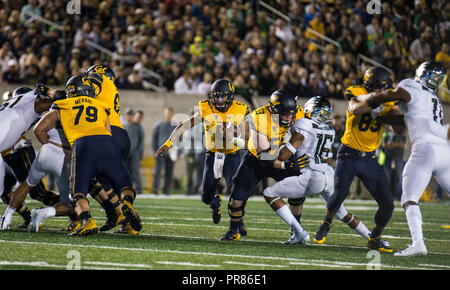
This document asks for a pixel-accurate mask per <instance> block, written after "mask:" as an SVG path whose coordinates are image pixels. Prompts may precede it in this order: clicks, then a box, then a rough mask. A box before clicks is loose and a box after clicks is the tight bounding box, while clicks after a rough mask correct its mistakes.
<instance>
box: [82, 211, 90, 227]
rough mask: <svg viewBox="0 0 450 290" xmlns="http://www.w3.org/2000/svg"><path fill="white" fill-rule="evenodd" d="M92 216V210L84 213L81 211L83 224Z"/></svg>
mask: <svg viewBox="0 0 450 290" xmlns="http://www.w3.org/2000/svg"><path fill="white" fill-rule="evenodd" d="M90 218H92V217H91V214H90V212H88V211H83V212H82V213H80V219H81V221H82V222H83V224H84V222H85V221H87V220H88V219H90Z"/></svg>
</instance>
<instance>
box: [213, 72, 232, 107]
mask: <svg viewBox="0 0 450 290" xmlns="http://www.w3.org/2000/svg"><path fill="white" fill-rule="evenodd" d="M234 91H235V89H234V85H233V84H232V83H231V82H230V81H228V80H222V79H220V80H217V81H215V82H214V83H213V84H212V86H211V90H210V92H209V94H208V98H209V101H210V102H211V104H212V105H213V106H214V107H215V108H216V109H217V110H218V111H219V112H222V113H224V112H226V111H227V110H228V109H229V108H230V106H231V104H232V103H233V100H234V95H233V93H234Z"/></svg>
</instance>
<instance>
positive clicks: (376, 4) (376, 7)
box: [366, 0, 381, 15]
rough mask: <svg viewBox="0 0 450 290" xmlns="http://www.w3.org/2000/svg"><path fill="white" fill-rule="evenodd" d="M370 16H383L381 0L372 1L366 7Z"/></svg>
mask: <svg viewBox="0 0 450 290" xmlns="http://www.w3.org/2000/svg"><path fill="white" fill-rule="evenodd" d="M366 11H367V13H368V14H370V15H373V14H381V0H370V1H369V2H368V3H367V5H366Z"/></svg>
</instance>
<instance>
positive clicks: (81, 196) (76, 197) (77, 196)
mask: <svg viewBox="0 0 450 290" xmlns="http://www.w3.org/2000/svg"><path fill="white" fill-rule="evenodd" d="M71 199H72V201H73V204H74V205H76V204H77V202H78V201H79V200H80V199H85V200H87V202H88V204H89V200H88V199H87V198H86V196H85V195H84V194H82V193H75V194H74V195H72V196H71Z"/></svg>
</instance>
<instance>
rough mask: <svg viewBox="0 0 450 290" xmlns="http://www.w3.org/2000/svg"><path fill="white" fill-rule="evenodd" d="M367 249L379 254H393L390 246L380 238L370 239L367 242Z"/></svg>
mask: <svg viewBox="0 0 450 290" xmlns="http://www.w3.org/2000/svg"><path fill="white" fill-rule="evenodd" d="M367 247H368V248H369V249H371V250H377V251H379V252H386V253H392V251H393V250H392V248H391V246H390V244H389V243H388V242H387V241H385V240H383V239H381V238H380V237H376V238H371V237H369V239H368V240H367Z"/></svg>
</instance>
